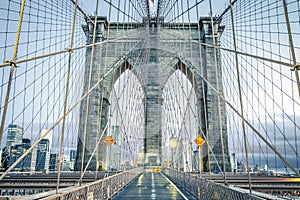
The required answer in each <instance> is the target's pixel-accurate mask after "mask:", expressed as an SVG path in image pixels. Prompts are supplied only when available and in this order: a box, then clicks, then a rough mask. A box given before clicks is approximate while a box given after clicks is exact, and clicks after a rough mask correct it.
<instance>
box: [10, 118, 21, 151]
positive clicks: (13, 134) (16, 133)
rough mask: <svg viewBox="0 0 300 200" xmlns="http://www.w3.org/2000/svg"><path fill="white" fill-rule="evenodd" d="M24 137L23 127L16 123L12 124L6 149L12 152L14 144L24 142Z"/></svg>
mask: <svg viewBox="0 0 300 200" xmlns="http://www.w3.org/2000/svg"><path fill="white" fill-rule="evenodd" d="M22 138H23V128H22V127H20V126H18V125H15V124H10V125H9V126H8V130H7V137H6V150H7V151H8V152H9V153H10V149H11V147H12V146H14V145H17V144H22Z"/></svg>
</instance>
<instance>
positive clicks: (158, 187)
mask: <svg viewBox="0 0 300 200" xmlns="http://www.w3.org/2000/svg"><path fill="white" fill-rule="evenodd" d="M119 199H144V200H146V199H174V200H175V199H176V200H177V199H178V200H181V199H184V200H186V199H195V198H194V197H193V196H191V195H190V194H189V193H188V192H186V191H184V190H181V189H180V188H178V187H177V186H176V185H175V184H173V183H172V182H171V181H170V180H169V179H168V178H167V177H166V176H164V175H163V174H162V173H158V172H145V173H143V174H141V175H140V176H139V177H138V178H137V179H136V180H134V181H133V182H131V183H130V184H129V185H128V186H127V187H125V188H124V189H123V190H122V191H120V192H119V193H118V194H117V195H116V196H114V197H113V200H119Z"/></svg>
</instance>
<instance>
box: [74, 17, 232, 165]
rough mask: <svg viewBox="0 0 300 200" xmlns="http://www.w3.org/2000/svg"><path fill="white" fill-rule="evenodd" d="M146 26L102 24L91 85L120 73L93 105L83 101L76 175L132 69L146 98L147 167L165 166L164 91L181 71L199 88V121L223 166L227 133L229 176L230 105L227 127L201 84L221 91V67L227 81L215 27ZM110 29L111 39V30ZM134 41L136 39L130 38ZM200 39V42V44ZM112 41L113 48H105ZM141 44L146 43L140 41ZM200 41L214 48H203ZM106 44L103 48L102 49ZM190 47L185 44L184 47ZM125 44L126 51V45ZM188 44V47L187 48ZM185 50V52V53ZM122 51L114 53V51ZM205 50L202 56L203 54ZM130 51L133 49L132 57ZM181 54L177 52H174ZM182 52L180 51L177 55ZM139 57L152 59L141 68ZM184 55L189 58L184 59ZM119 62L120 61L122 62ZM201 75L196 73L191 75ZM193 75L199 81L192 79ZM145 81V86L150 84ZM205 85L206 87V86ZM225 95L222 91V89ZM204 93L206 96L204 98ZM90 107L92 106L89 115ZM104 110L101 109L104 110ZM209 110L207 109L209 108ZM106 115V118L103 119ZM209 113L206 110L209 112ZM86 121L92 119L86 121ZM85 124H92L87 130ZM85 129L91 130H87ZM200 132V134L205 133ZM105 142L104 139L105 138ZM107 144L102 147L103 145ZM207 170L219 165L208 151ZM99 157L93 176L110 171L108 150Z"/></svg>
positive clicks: (158, 21) (89, 28)
mask: <svg viewBox="0 0 300 200" xmlns="http://www.w3.org/2000/svg"><path fill="white" fill-rule="evenodd" d="M144 24H145V26H144V25H143V26H141V24H132V23H128V24H127V23H110V24H109V23H108V21H107V19H106V17H98V18H97V35H96V42H99V44H98V45H96V46H95V49H94V56H93V63H92V67H91V70H92V75H93V76H92V77H91V83H90V84H91V85H94V84H95V83H96V82H97V81H98V80H99V79H100V78H101V77H103V74H105V73H107V72H108V71H109V70H110V69H111V68H112V67H115V68H117V70H115V72H116V73H109V74H108V75H106V77H105V79H103V81H102V82H101V84H100V85H99V86H98V87H97V88H96V89H95V90H93V91H92V92H91V93H90V97H89V102H87V100H86V101H83V102H82V104H81V108H80V109H81V112H80V113H81V114H80V127H79V136H78V145H77V158H76V163H75V170H80V168H81V158H82V152H83V151H82V148H83V143H84V141H85V143H86V144H85V145H84V146H85V150H84V152H85V153H84V166H85V165H86V164H87V162H88V160H89V158H90V156H91V155H92V152H93V150H94V147H95V144H96V140H97V138H98V137H99V134H100V131H99V130H100V129H101V131H103V130H104V128H105V127H104V126H105V124H106V122H107V120H108V110H109V109H108V107H109V97H110V92H111V88H112V87H113V84H114V81H115V80H116V79H117V78H118V77H119V76H120V75H121V73H123V72H124V71H125V70H126V69H131V70H132V71H133V73H134V74H135V75H136V76H137V78H138V79H139V80H141V81H140V82H141V84H142V86H143V88H144V92H145V100H146V103H145V114H146V116H145V118H146V122H145V124H146V127H145V130H146V131H145V141H144V158H145V165H160V164H161V145H162V144H161V138H162V134H163V133H161V121H162V119H161V104H162V90H163V88H164V86H165V84H166V82H167V80H168V78H169V77H170V76H171V75H172V74H173V73H174V71H175V70H177V69H179V70H182V71H183V73H184V74H186V76H187V78H188V79H189V80H190V81H191V82H192V81H193V82H195V88H194V90H195V93H196V96H197V102H198V103H197V105H196V106H197V109H198V113H199V115H200V116H198V118H199V124H200V128H201V129H202V131H203V132H204V134H206V135H207V136H208V138H209V143H210V146H211V148H212V149H211V150H212V151H213V152H214V156H215V157H216V159H217V160H218V161H219V165H220V166H221V165H222V164H220V163H222V147H221V142H220V129H222V133H223V139H224V152H225V163H226V170H229V168H230V164H229V152H228V144H227V140H228V138H227V128H226V126H227V125H226V116H225V104H224V102H221V119H222V127H220V123H219V114H218V101H217V95H216V92H214V91H213V89H212V88H211V87H208V85H207V84H205V82H203V81H202V78H205V79H206V80H207V81H209V82H210V84H211V85H212V86H214V87H215V88H217V87H216V67H215V65H216V64H217V67H218V72H219V73H218V74H219V80H220V81H221V80H222V79H221V78H222V74H221V60H220V51H219V50H218V49H217V52H216V53H217V54H216V55H217V63H216V62H215V60H214V48H213V46H212V44H213V42H212V38H213V35H212V26H211V24H210V18H201V19H200V20H199V24H197V23H195V24H189V25H188V24H181V25H178V24H166V23H164V21H163V18H153V19H150V20H148V19H144ZM108 27H109V35H107V29H108ZM213 28H214V30H215V36H214V37H215V41H216V45H217V46H218V45H220V37H221V34H222V32H223V29H224V27H222V26H220V22H217V21H216V22H215V24H214V27H213ZM83 29H84V31H85V33H86V36H87V44H90V43H91V42H92V37H93V24H92V23H88V24H87V25H85V26H84V27H83ZM120 32H122V33H121V34H122V35H124V36H129V37H124V38H123V39H122V41H121V40H114V39H116V38H117V37H118V34H120ZM130 35H132V36H130ZM199 37H200V38H199ZM107 38H109V39H110V40H111V41H110V42H107V43H106V42H105V41H106V40H107ZM141 38H142V40H141ZM199 41H201V42H202V43H207V44H209V45H202V46H201V45H199ZM101 42H103V43H101ZM185 42H186V43H185ZM124 44H126V45H124ZM183 44H184V45H183ZM183 46H184V48H182V47H183ZM116 48H117V49H118V51H117V52H116V51H114V50H115V49H116ZM200 48H201V51H200ZM91 49H92V47H88V48H87V52H86V71H85V83H84V84H85V90H84V91H87V90H86V89H87V87H88V84H89V83H88V77H89V71H90V58H91V53H92V51H91ZM128 49H131V51H130V53H129V54H126V53H127V52H128ZM175 50H176V51H175ZM178 50H180V51H181V52H180V51H178ZM138 52H142V53H143V54H145V55H148V56H147V58H146V59H148V61H147V62H146V63H147V65H146V66H145V65H139V64H138V63H136V62H135V60H136V57H138V56H139V55H138ZM183 55H184V56H183ZM115 58H119V60H118V61H116V60H115ZM142 68H147V72H148V73H147V75H146V76H145V74H142V70H140V69H142ZM192 72H196V73H192ZM192 74H193V75H194V76H192ZM145 80H146V81H145ZM203 83H204V84H203ZM220 88H221V89H220V92H221V93H222V86H220ZM203 91H204V93H203ZM87 104H89V106H88V107H89V109H88V113H86V112H87ZM100 105H102V107H100ZM204 105H206V106H204ZM100 109H101V111H102V112H101V113H102V115H101V116H99V113H100ZM204 109H205V110H204ZM205 115H207V116H206V117H207V119H208V121H207V123H205V120H204V119H205ZM86 116H87V118H86ZM85 121H86V122H87V123H86V125H85ZM99 121H101V123H100V124H101V127H97V123H98V122H99ZM85 126H86V127H85ZM200 128H199V133H200ZM84 130H86V133H87V134H86V138H84ZM103 138H105V137H103ZM102 144H103V143H102ZM203 149H204V151H203V157H204V162H203V169H204V170H207V166H208V164H207V163H208V161H209V160H210V163H211V167H212V170H213V169H214V168H216V162H213V161H212V159H209V158H208V156H207V155H208V153H207V152H208V148H207V146H206V147H204V148H203ZM97 151H98V152H97V155H98V158H96V156H94V157H93V158H92V160H91V162H90V165H89V167H88V169H89V170H96V169H97V170H106V166H105V165H104V163H105V159H106V158H105V155H106V154H105V146H104V145H100V146H99V148H98V149H97Z"/></svg>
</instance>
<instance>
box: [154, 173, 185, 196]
mask: <svg viewBox="0 0 300 200" xmlns="http://www.w3.org/2000/svg"><path fill="white" fill-rule="evenodd" d="M160 174H161V175H162V176H163V177H164V178H165V179H167V180H168V181H169V182H170V183H171V184H172V185H173V187H175V189H176V190H177V192H179V194H180V195H181V196H182V197H183V198H184V199H185V200H189V199H188V198H187V197H186V196H185V195H184V194H183V193H182V192H181V191H180V190H179V189H178V187H177V186H176V185H175V184H174V183H173V182H172V181H171V180H170V179H168V177H166V176H165V175H164V174H163V173H160Z"/></svg>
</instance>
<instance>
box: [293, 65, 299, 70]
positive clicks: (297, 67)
mask: <svg viewBox="0 0 300 200" xmlns="http://www.w3.org/2000/svg"><path fill="white" fill-rule="evenodd" d="M295 70H300V65H295V66H294V67H293V69H291V71H295Z"/></svg>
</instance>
